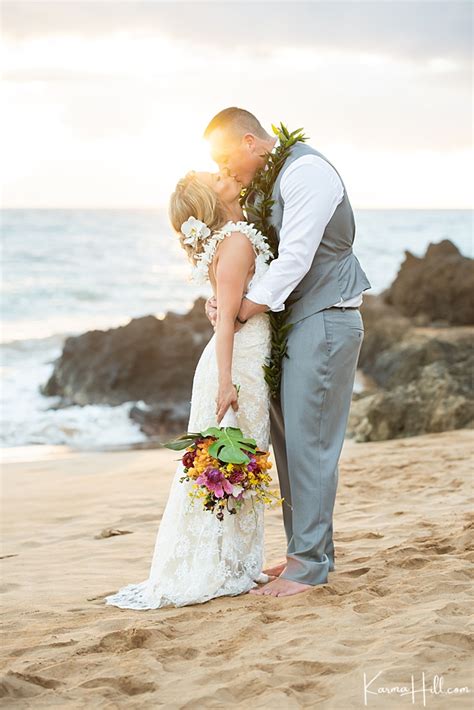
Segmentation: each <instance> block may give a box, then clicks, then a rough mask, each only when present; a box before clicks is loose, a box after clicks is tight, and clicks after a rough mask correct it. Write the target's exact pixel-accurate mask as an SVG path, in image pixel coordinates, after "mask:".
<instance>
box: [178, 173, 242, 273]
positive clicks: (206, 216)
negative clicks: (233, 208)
mask: <svg viewBox="0 0 474 710" xmlns="http://www.w3.org/2000/svg"><path fill="white" fill-rule="evenodd" d="M168 214H169V218H170V222H171V225H172V227H173V229H174V230H175V232H176V233H177V234H178V236H179V241H180V244H181V246H182V247H183V249H184V250H185V252H186V254H187V255H188V258H189V260H190V261H191V262H192V263H193V264H195V263H196V258H195V257H196V254H200V253H201V252H202V251H204V248H203V242H202V240H199V241H198V242H197V244H196V246H192V245H191V244H185V243H184V239H185V236H184V234H183V233H182V232H181V225H182V224H183V222H186V221H187V220H188V219H189V218H190V217H195V218H196V219H200V220H201V222H204V223H205V224H206V225H207V226H208V227H209V229H210V230H211V233H213V232H215V231H217V230H218V229H220V228H221V227H223V226H224V224H225V223H226V222H227V221H228V219H229V218H228V216H227V213H226V210H225V207H224V205H223V204H222V202H221V200H220V199H219V197H218V196H217V194H216V193H215V192H214V190H213V189H212V188H211V187H209V186H208V185H205V184H204V183H203V182H201V181H200V180H199V178H198V177H197V176H196V173H195V172H194V171H191V172H189V173H187V174H186V175H185V176H184V178H182V179H181V180H180V181H179V182H178V184H177V185H176V188H175V191H174V192H173V194H172V195H171V197H170V202H169V208H168Z"/></svg>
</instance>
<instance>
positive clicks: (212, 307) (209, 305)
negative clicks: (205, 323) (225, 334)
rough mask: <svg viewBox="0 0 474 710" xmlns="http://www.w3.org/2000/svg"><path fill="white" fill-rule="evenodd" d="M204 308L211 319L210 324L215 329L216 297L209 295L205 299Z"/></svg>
mask: <svg viewBox="0 0 474 710" xmlns="http://www.w3.org/2000/svg"><path fill="white" fill-rule="evenodd" d="M205 309H206V316H207V317H208V318H209V320H210V321H211V325H212V327H213V328H214V330H215V328H216V321H217V299H216V297H215V296H211V297H210V298H208V299H207V301H206V306H205Z"/></svg>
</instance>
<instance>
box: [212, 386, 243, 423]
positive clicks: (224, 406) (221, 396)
mask: <svg viewBox="0 0 474 710" xmlns="http://www.w3.org/2000/svg"><path fill="white" fill-rule="evenodd" d="M231 405H232V408H233V410H234V411H235V412H237V411H238V409H239V402H238V394H237V388H236V386H235V385H233V384H232V383H229V384H228V385H220V386H219V390H218V393H217V397H216V414H217V424H220V423H221V419H222V417H223V416H224V414H225V413H226V412H227V410H228V409H229V407H230V406H231Z"/></svg>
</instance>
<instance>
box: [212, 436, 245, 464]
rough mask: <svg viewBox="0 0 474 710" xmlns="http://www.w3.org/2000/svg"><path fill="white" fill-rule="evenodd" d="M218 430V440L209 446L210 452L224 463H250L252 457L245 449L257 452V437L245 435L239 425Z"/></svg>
mask: <svg viewBox="0 0 474 710" xmlns="http://www.w3.org/2000/svg"><path fill="white" fill-rule="evenodd" d="M213 428H214V427H213ZM217 431H218V435H217V437H216V441H214V442H213V444H211V446H210V447H209V454H210V455H211V456H213V457H214V458H215V459H219V460H220V461H224V463H236V464H242V463H249V461H250V459H249V457H248V456H247V454H245V453H244V451H243V449H245V450H246V451H252V452H255V451H256V449H257V442H256V441H255V439H249V438H246V437H244V435H243V433H242V430H241V429H238V428H237V427H225V428H224V429H218V430H217ZM212 436H215V435H214V434H213V435H212Z"/></svg>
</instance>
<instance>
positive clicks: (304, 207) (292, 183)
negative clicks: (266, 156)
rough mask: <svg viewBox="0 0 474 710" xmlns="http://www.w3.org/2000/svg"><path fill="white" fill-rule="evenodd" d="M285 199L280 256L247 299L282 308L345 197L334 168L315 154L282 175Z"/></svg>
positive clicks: (307, 268)
mask: <svg viewBox="0 0 474 710" xmlns="http://www.w3.org/2000/svg"><path fill="white" fill-rule="evenodd" d="M280 189H281V196H282V199H283V202H284V210H283V221H282V225H281V229H280V242H279V247H278V257H277V258H276V259H274V260H273V261H272V262H271V263H270V266H269V267H268V269H267V271H266V272H265V273H264V275H263V276H262V277H261V278H260V279H259V280H258V281H257V282H256V283H255V284H254V285H253V286H251V287H250V289H249V291H248V293H247V294H246V298H248V299H249V300H250V301H253V302H254V303H259V304H265V305H267V306H269V309H270V310H271V311H283V310H284V309H285V301H286V299H287V298H288V296H289V295H290V293H291V292H292V291H293V290H294V289H295V287H296V286H297V285H298V284H299V283H300V281H301V280H302V279H303V277H304V276H305V274H306V273H307V272H308V271H309V269H310V267H311V264H312V262H313V259H314V255H315V254H316V251H317V249H318V247H319V245H320V243H321V239H322V237H323V234H324V230H325V228H326V225H327V224H328V222H329V220H330V219H331V217H332V215H333V214H334V212H335V210H336V207H337V205H338V204H339V203H340V202H341V200H342V198H343V196H344V187H343V185H342V182H341V179H340V177H339V175H338V174H337V172H336V171H335V170H334V168H333V167H332V166H331V165H329V163H327V162H326V161H325V160H323V159H322V158H319V156H315V155H305V156H302V157H301V158H298V159H297V160H295V161H294V162H293V163H292V164H291V165H290V166H289V168H288V169H287V170H286V171H285V173H284V174H283V177H282V180H281V186H280Z"/></svg>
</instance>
